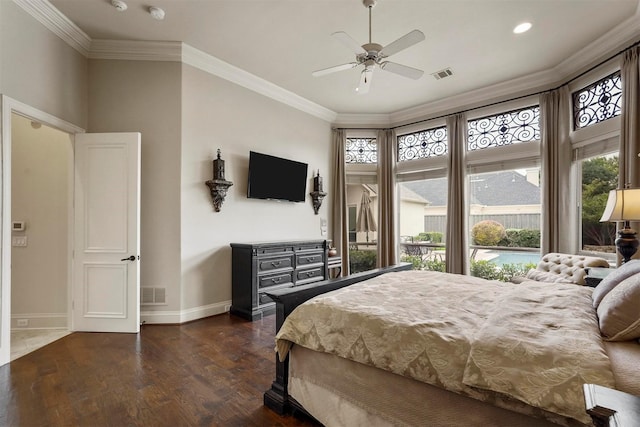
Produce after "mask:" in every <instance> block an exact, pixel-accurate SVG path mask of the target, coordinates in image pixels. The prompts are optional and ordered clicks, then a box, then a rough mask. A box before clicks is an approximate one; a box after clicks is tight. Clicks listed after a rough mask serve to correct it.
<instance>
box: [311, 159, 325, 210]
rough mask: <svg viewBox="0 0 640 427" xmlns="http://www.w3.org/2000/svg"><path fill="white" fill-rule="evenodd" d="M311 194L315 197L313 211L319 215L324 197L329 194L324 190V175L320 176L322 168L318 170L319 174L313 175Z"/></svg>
mask: <svg viewBox="0 0 640 427" xmlns="http://www.w3.org/2000/svg"><path fill="white" fill-rule="evenodd" d="M309 194H310V195H311V198H312V199H313V212H314V213H315V214H316V215H318V210H319V209H320V206H321V205H322V199H324V196H326V195H327V193H325V192H323V191H322V177H321V176H320V170H318V175H316V176H314V177H313V191H312V192H311V193H309Z"/></svg>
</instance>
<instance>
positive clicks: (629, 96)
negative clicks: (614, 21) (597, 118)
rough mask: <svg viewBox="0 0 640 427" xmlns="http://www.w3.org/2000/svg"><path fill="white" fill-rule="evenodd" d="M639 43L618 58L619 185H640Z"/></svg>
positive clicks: (633, 186)
mask: <svg viewBox="0 0 640 427" xmlns="http://www.w3.org/2000/svg"><path fill="white" fill-rule="evenodd" d="M639 55H640V47H638V46H636V47H633V48H631V49H629V50H627V51H626V52H625V53H624V55H623V58H622V66H621V67H620V76H621V79H622V90H623V93H622V116H621V120H622V129H621V132H620V156H619V159H620V179H619V186H620V188H623V187H624V185H625V184H629V185H630V187H631V188H638V187H640V168H639V165H638V162H639V160H638V153H640V139H639V138H640V70H639V68H638V67H639V66H640V65H639V63H638V56H639Z"/></svg>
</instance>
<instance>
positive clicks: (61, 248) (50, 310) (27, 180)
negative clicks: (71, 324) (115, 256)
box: [11, 114, 72, 328]
mask: <svg viewBox="0 0 640 427" xmlns="http://www.w3.org/2000/svg"><path fill="white" fill-rule="evenodd" d="M11 150H12V153H11V154H12V155H11V167H12V173H11V209H12V212H11V215H12V220H14V221H18V220H19V221H24V222H25V224H26V228H25V231H15V232H13V233H12V235H13V236H15V237H18V236H22V237H26V238H27V246H26V247H13V248H12V251H11V273H12V275H11V291H12V294H11V314H12V324H11V327H16V326H17V325H16V319H18V318H21V319H28V320H29V325H28V327H30V328H34V327H36V328H37V327H66V326H67V301H68V299H67V291H68V265H69V263H68V255H69V252H68V250H69V246H68V245H69V222H68V221H69V205H70V200H69V197H70V174H71V171H72V169H71V166H72V163H71V161H72V145H71V138H70V136H69V135H68V134H66V133H63V132H60V131H58V130H55V129H52V128H49V127H47V126H42V127H40V128H39V129H34V128H33V127H32V126H31V121H30V120H28V119H25V118H23V117H20V116H18V115H15V114H14V115H13V116H12V120H11Z"/></svg>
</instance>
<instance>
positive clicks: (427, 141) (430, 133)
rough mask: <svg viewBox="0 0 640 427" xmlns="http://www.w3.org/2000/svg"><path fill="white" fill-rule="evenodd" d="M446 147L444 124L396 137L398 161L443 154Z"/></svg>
mask: <svg viewBox="0 0 640 427" xmlns="http://www.w3.org/2000/svg"><path fill="white" fill-rule="evenodd" d="M448 148H449V146H448V143H447V128H446V127H445V126H443V127H440V128H435V129H428V130H423V131H420V132H415V133H410V134H408V135H402V136H400V137H398V161H399V162H405V161H407V160H415V159H427V158H429V157H439V156H444V155H446V154H447V152H448V151H449V149H448Z"/></svg>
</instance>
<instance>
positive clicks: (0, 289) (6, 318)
mask: <svg viewBox="0 0 640 427" xmlns="http://www.w3.org/2000/svg"><path fill="white" fill-rule="evenodd" d="M0 96H1V97H2V102H1V104H0V110H1V115H2V126H1V128H2V133H1V134H0V145H1V154H2V157H1V161H0V176H1V177H2V185H1V186H0V366H2V365H4V364H5V363H8V362H9V360H10V357H11V349H10V345H11V115H12V114H14V113H15V114H18V115H20V116H23V117H26V118H28V119H31V120H35V121H38V122H40V123H42V124H45V125H47V126H50V127H52V128H56V129H58V130H60V131H62V132H65V133H68V134H70V135H71V137H72V142H73V136H74V135H75V134H76V133H84V132H85V129H82V128H80V127H78V126H76V125H74V124H72V123H69V122H67V121H65V120H62V119H60V118H58V117H55V116H52V115H51V114H48V113H45V112H44V111H41V110H38V109H37V108H34V107H31V106H30V105H27V104H24V103H22V102H20V101H17V100H15V99H12V98H10V97H8V96H6V95H0ZM72 150H73V147H72ZM72 164H73V163H72ZM72 175H73V174H72ZM71 178H72V177H71ZM69 191H70V192H71V193H72V194H73V186H70V187H69ZM70 200H71V203H73V198H70ZM72 221H73V209H72V206H70V209H69V218H68V223H69V224H72ZM72 237H73V228H69V239H70V240H69V245H68V248H67V251H68V266H67V271H68V273H69V274H70V273H71V271H72V244H73V243H72V240H71V239H72ZM68 277H69V283H68V285H67V327H68V328H69V329H72V326H73V325H71V323H70V322H71V318H72V316H71V310H72V308H71V299H72V297H73V294H72V292H73V281H72V279H73V278H72V277H71V275H69V276H68Z"/></svg>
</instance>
